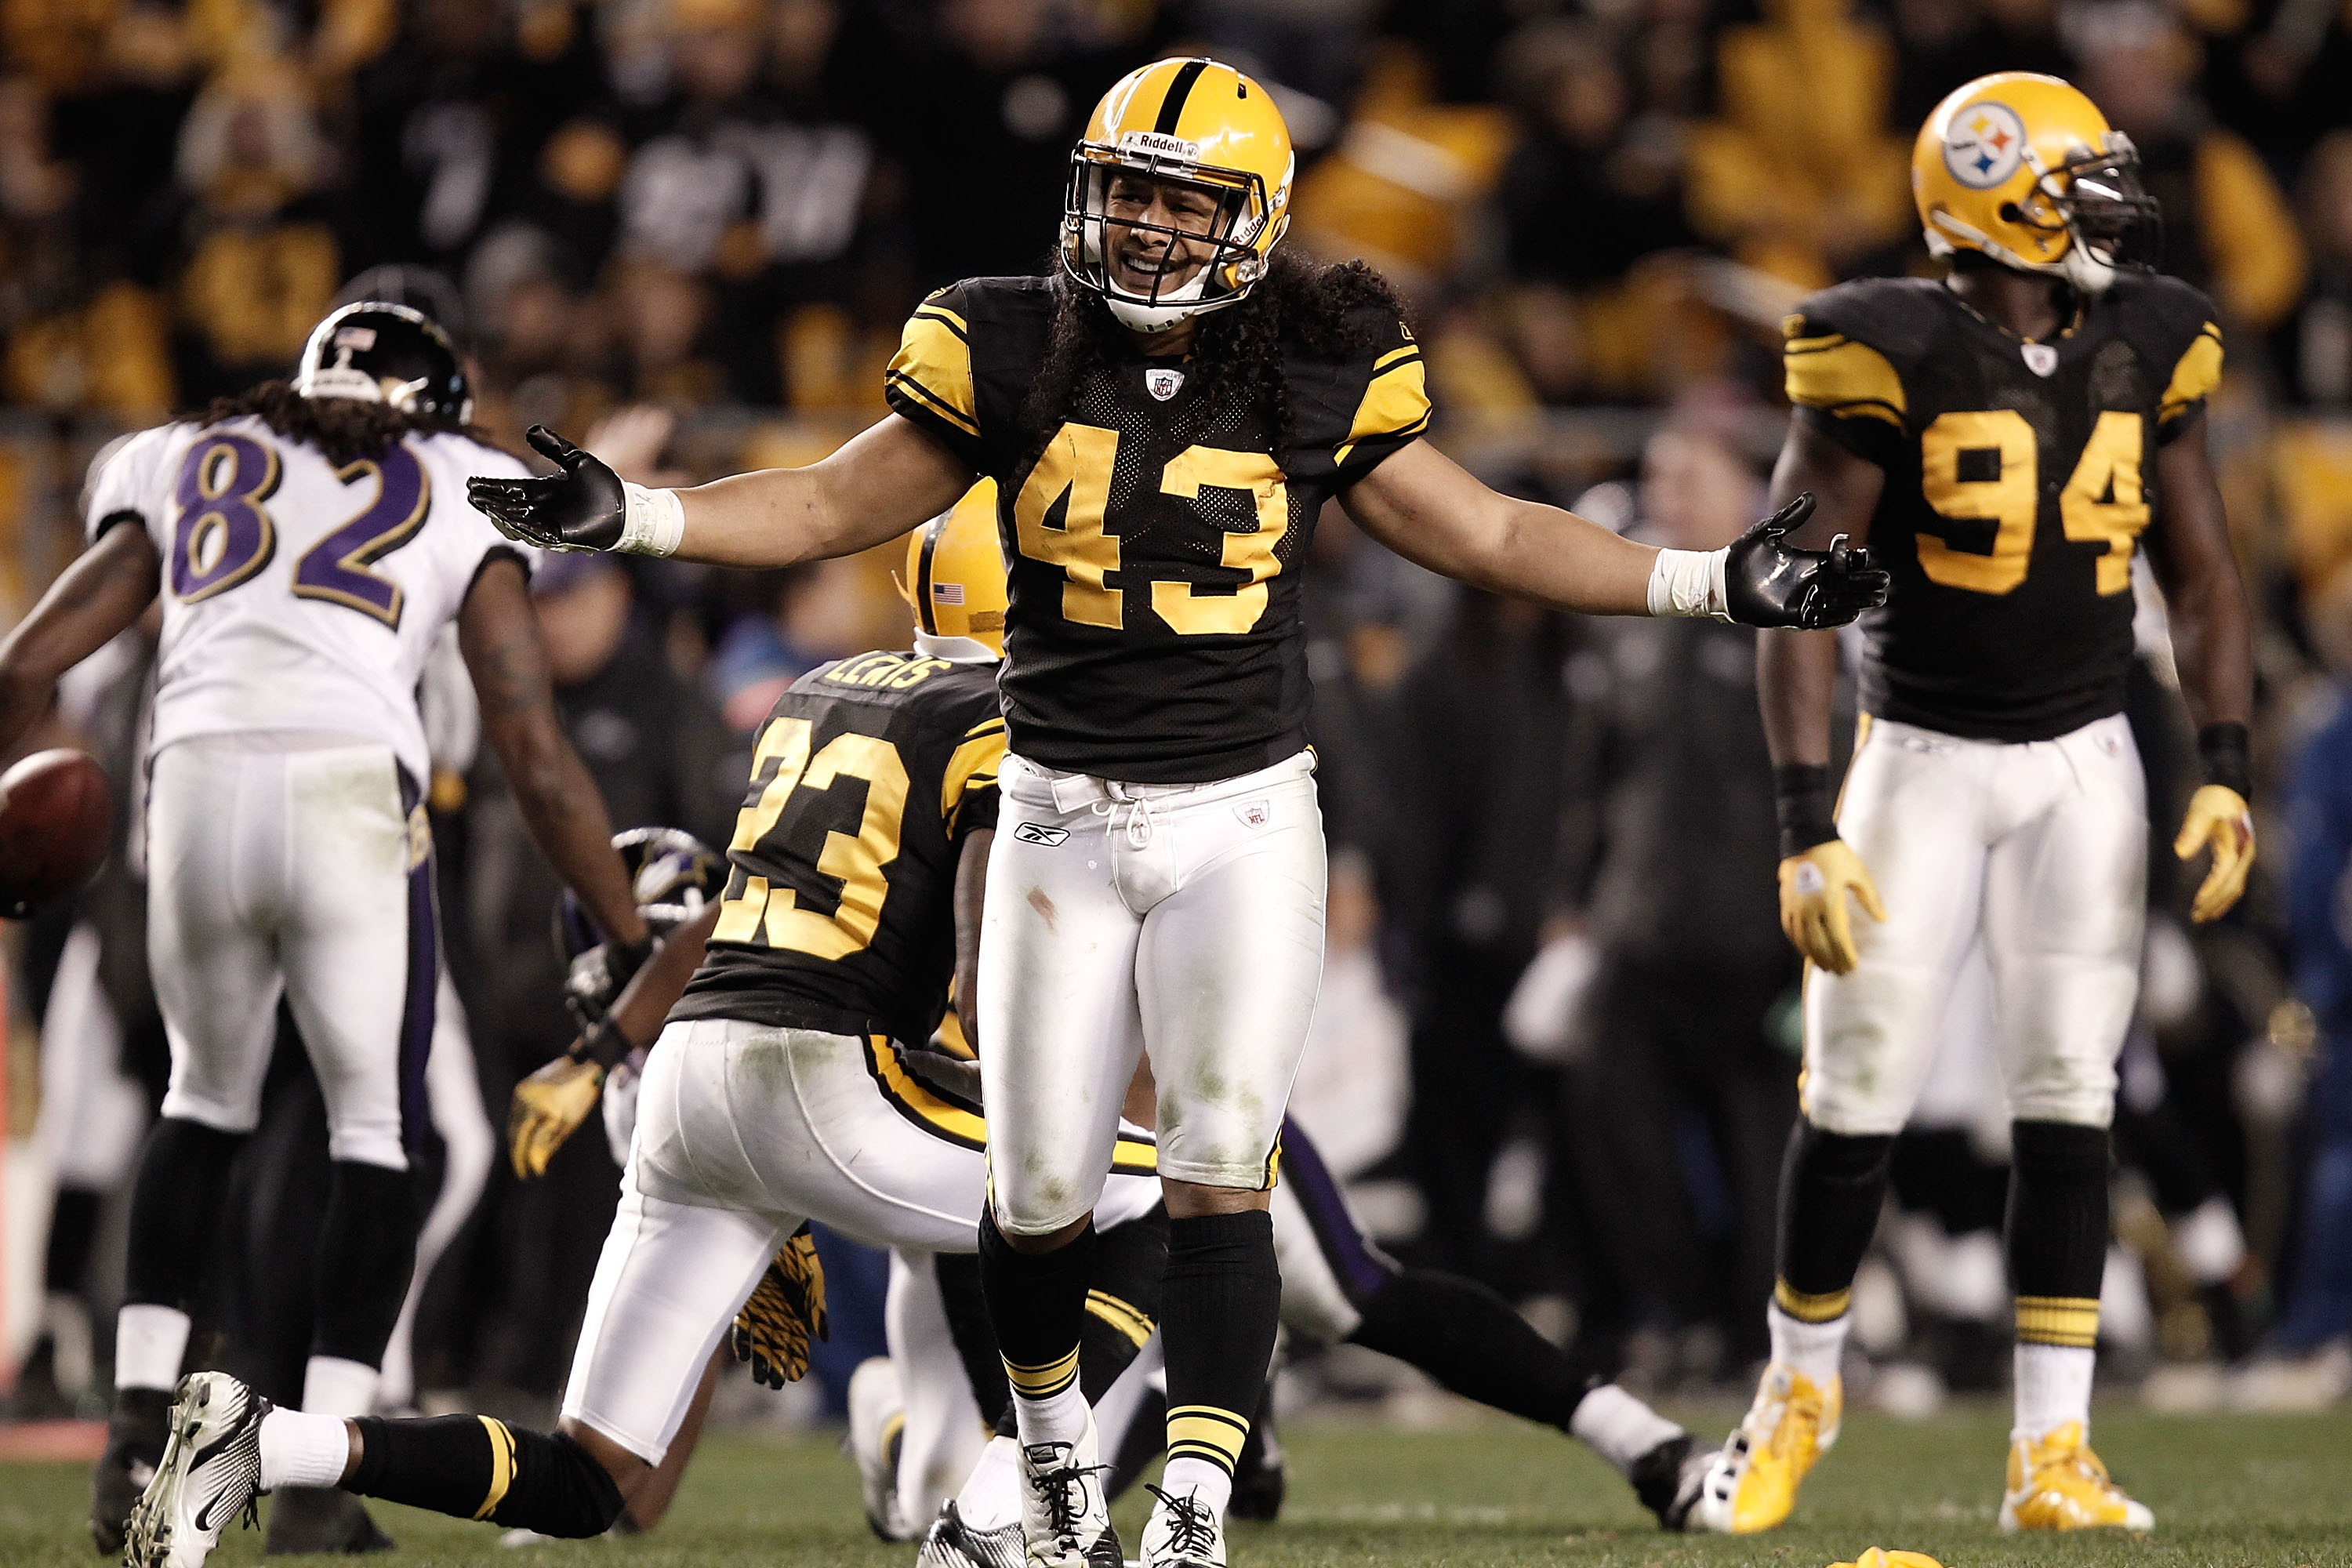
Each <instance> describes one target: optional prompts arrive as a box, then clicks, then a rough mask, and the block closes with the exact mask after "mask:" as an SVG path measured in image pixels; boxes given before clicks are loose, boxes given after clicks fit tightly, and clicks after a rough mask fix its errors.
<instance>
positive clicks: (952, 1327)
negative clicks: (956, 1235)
mask: <svg viewBox="0 0 2352 1568" xmlns="http://www.w3.org/2000/svg"><path fill="white" fill-rule="evenodd" d="M981 1223H982V1225H986V1224H987V1223H988V1222H987V1221H986V1220H982V1222H981ZM931 1272H932V1275H933V1277H934V1278H935V1279H938V1280H939V1284H940V1304H941V1305H942V1306H944V1307H945V1308H946V1310H947V1315H948V1337H949V1338H950V1339H951V1340H953V1341H954V1342H955V1348H956V1358H957V1359H958V1360H959V1361H961V1362H962V1363H963V1375H964V1381H965V1382H967V1383H969V1384H971V1398H972V1403H973V1404H975V1405H979V1406H980V1418H981V1420H982V1422H983V1423H985V1424H986V1425H987V1426H989V1427H991V1428H992V1429H993V1430H997V1431H1004V1427H1003V1423H1005V1422H1008V1421H1010V1420H1012V1419H1013V1385H1012V1384H1009V1383H1007V1382H1005V1381H1004V1357H1003V1354H1001V1353H1000V1352H998V1350H997V1348H996V1330H995V1328H994V1327H993V1326H992V1324H991V1323H990V1321H989V1318H988V1298H987V1296H986V1295H985V1294H983V1293H982V1290H981V1288H980V1259H979V1258H975V1257H971V1256H969V1255H967V1254H962V1253H954V1252H942V1253H940V1254H938V1255H936V1256H934V1257H933V1258H932V1259H931ZM1005 1436H1012V1434H1011V1433H1010V1432H1005Z"/></svg>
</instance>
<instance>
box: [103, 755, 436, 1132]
mask: <svg viewBox="0 0 2352 1568" xmlns="http://www.w3.org/2000/svg"><path fill="white" fill-rule="evenodd" d="M301 744H302V742H301V741H300V740H299V739H295V738H288V739H285V740H282V741H281V739H280V738H278V737H273V736H266V735H265V736H256V737H247V736H222V737H200V738H197V739H193V740H187V741H182V742H177V743H176V744H173V745H171V746H167V747H165V748H164V749H163V751H162V752H158V753H156V756H155V759H154V761H153V763H152V764H151V771H150V782H149V787H148V803H149V804H148V815H147V874H148V896H147V942H148V949H149V954H150V957H151V960H152V969H153V972H154V976H155V1001H156V1003H157V1005H159V1006H160V1007H161V1009H162V1011H163V1026H164V1030H165V1032H166V1034H167V1035H168V1036H169V1037H170V1039H171V1044H172V1083H171V1088H170V1089H168V1090H167V1091H166V1092H165V1094H164V1096H163V1114H164V1115H165V1116H173V1117H178V1118H181V1119H182V1120H184V1121H196V1122H201V1123H203V1124H204V1125H205V1126H206V1127H211V1128H215V1129H217V1130H218V1131H223V1132H250V1131H253V1129H254V1127H255V1126H256V1124H257V1122H258V1121H259V1120H260V1116H261V1085H262V1079H263V1078H264V1077H265V1076H266V1075H267V1074H268V1070H269V1053H270V1048H271V1046H272V1045H273V1043H274V1042H275V1040H276V1038H277V1010H278V996H279V994H280V993H281V992H282V993H283V994H284V995H285V997H286V1000H287V1003H288V1005H289V1007H290V1008H291V1010H292V1012H293V1014H294V1023H295V1026H296V1027H298V1028H299V1029H300V1030H301V1032H302V1044H303V1046H304V1047H305V1048H306V1049H307V1050H308V1051H309V1052H310V1065H311V1067H312V1068H313V1069H314V1070H315V1071H316V1072H317V1073H318V1077H319V1088H320V1090H321V1092H322V1093H323V1094H324V1096H325V1098H326V1102H327V1143H328V1151H329V1153H330V1154H331V1157H332V1158H334V1159H337V1160H354V1161H358V1162H360V1163H363V1164H370V1165H382V1166H384V1167H386V1168H388V1169H391V1170H394V1171H403V1170H406V1169H407V1168H408V1154H407V1150H406V1147H405V1145H404V1139H403V1136H402V1134H403V1131H404V1125H415V1126H416V1127H418V1128H419V1129H421V1127H422V1121H421V1120H419V1119H421V1118H422V1117H423V1116H424V1114H425V1058H426V1056H427V1054H428V1052H429V1051H430V1049H431V1047H432V1040H433V1012H434V999H435V992H436V986H437V983H438V977H439V954H438V950H437V948H436V946H435V938H434V907H433V862H432V848H433V839H432V835H431V830H430V828H429V827H428V826H426V824H425V810H424V807H423V806H422V805H419V804H418V799H417V795H416V791H415V786H414V784H411V783H410V781H408V780H407V779H406V778H405V777H404V775H403V773H401V770H400V765H399V763H397V762H395V761H394V758H393V752H392V748H391V747H390V746H386V745H381V744H365V743H362V744H353V745H342V744H312V745H310V747H309V748H308V749H294V748H296V747H299V746H300V745H301ZM404 1117H405V1118H407V1119H410V1120H409V1121H406V1122H404Z"/></svg>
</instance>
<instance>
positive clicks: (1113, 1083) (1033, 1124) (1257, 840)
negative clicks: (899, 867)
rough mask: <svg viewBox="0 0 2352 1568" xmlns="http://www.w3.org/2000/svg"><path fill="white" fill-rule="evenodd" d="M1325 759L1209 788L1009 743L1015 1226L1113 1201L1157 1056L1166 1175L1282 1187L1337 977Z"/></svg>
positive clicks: (1037, 1231) (1014, 1230)
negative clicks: (1035, 753) (1294, 1123)
mask: <svg viewBox="0 0 2352 1568" xmlns="http://www.w3.org/2000/svg"><path fill="white" fill-rule="evenodd" d="M1314 773H1315V766H1314V759H1313V757H1312V756H1311V755H1309V754H1308V753H1307V752H1300V753H1299V754H1298V755H1297V756H1295V757H1291V758H1288V759H1286V760H1285V761H1283V762H1280V763H1276V764H1275V765H1273V766H1272V767H1268V768H1262V769H1260V770H1258V771H1257V772H1255V773H1244V774H1242V775H1240V776H1238V777H1235V778H1230V779H1221V780H1218V781H1216V782H1215V783H1212V784H1116V783H1110V782H1107V781H1105V780H1102V779H1097V778H1091V777H1087V776H1086V775H1083V774H1074V773H1057V772H1055V771H1054V770H1052V769H1048V768H1044V767H1040V766H1038V765H1037V764H1035V763H1031V762H1029V761H1027V760H1025V759H1024V758H1022V757H1018V756H1008V757H1006V758H1005V759H1004V765H1003V771H1002V772H1001V773H999V774H998V787H999V789H1000V791H1001V792H1002V801H1001V804H1000V806H999V809H998V821H997V833H996V847H995V848H994V850H993V852H992V854H991V856H990V859H989V865H988V904H987V910H986V912H985V914H984V915H983V916H982V925H981V943H980V1016H981V1037H980V1052H981V1073H982V1079H984V1082H985V1097H986V1100H987V1102H988V1124H989V1169H990V1173H991V1175H992V1178H993V1180H994V1183H995V1186H994V1197H995V1206H996V1220H997V1224H998V1225H1000V1226H1003V1229H1004V1230H1005V1231H1007V1232H1008V1233H1011V1234H1014V1235H1027V1236H1040V1235H1045V1234H1048V1233H1051V1232H1053V1231H1056V1230H1059V1229H1061V1228H1062V1227H1064V1226H1067V1225H1069V1224H1070V1223H1071V1222H1072V1221H1074V1220H1076V1219H1078V1218H1080V1217H1082V1216H1083V1215H1085V1214H1086V1213H1087V1211H1088V1210H1089V1209H1091V1208H1093V1207H1094V1206H1095V1200H1096V1197H1097V1194H1099V1193H1100V1192H1101V1190H1102V1184H1103V1178H1104V1176H1105V1174H1106V1173H1108V1171H1109V1170H1110V1166H1111V1149H1112V1141H1113V1138H1114V1136H1115V1134H1116V1132H1117V1130H1118V1110H1119V1105H1120V1103H1121V1101H1122V1100H1124V1098H1125V1097H1126V1094H1127V1089H1128V1083H1129V1079H1132V1078H1133V1076H1134V1073H1135V1065H1136V1060H1137V1058H1138V1056H1139V1054H1140V1053H1142V1052H1146V1051H1148V1052H1150V1058H1151V1068H1152V1074H1153V1077H1154V1079H1156V1080H1157V1082H1158V1086H1159V1096H1160V1110H1159V1122H1158V1129H1157V1130H1158V1135H1159V1142H1160V1174H1161V1175H1162V1176H1163V1177H1173V1178H1175V1179H1177V1180H1180V1181H1186V1182H1194V1183H1198V1184H1202V1185H1206V1186H1216V1187H1239V1188H1244V1189H1246V1190H1250V1191H1263V1190H1265V1188H1268V1187H1271V1186H1272V1185H1273V1184H1274V1182H1275V1166H1276V1158H1277V1154H1278V1138H1277V1134H1278V1132H1279V1131H1280V1129H1281V1126H1282V1115H1283V1108H1284V1106H1285V1105H1286V1102H1287V1101H1288V1100H1289V1097H1290V1082H1291V1079H1292V1078H1293V1077H1294V1076H1295V1075H1296V1074H1297V1070H1298V1059H1299V1056H1300V1054H1301V1053H1302V1052H1303V1051H1304V1050H1305V1049H1306V1044H1307V1023H1308V1020H1309V1019H1310V1018H1311V1017H1312V1016H1313V1015H1314V1011H1315V992H1316V986H1317V984H1318V981H1319V980H1320V978H1321V975H1322V969H1323V895H1324V858H1323V818H1322V814H1321V812H1320V810H1319V809H1318V806H1317V805H1316V799H1315V777H1314Z"/></svg>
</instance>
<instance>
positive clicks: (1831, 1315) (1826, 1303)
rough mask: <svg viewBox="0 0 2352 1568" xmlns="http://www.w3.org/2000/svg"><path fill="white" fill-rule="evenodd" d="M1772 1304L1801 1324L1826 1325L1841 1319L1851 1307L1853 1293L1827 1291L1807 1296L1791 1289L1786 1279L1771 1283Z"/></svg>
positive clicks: (1851, 1291)
mask: <svg viewBox="0 0 2352 1568" xmlns="http://www.w3.org/2000/svg"><path fill="white" fill-rule="evenodd" d="M1772 1303H1773V1305H1775V1306H1777V1307H1779V1308H1780V1310H1782V1311H1783V1312H1786V1313H1788V1314H1789V1316H1790V1317H1792V1318H1794V1319H1796V1320H1797V1321H1799V1322H1801V1323H1826V1322H1830V1321H1833V1320H1835V1319H1838V1318H1843V1317H1844V1316H1845V1314H1846V1310H1847V1309H1849V1308H1851V1307H1852V1306H1853V1289H1851V1288H1849V1289H1843V1290H1828V1291H1824V1292H1822V1294H1820V1295H1817V1296H1809V1295H1807V1294H1806V1293H1805V1292H1804V1291H1802V1290H1798V1289H1792V1288H1791V1287H1790V1284H1789V1282H1788V1281H1787V1280H1786V1279H1775V1280H1774V1281H1772Z"/></svg>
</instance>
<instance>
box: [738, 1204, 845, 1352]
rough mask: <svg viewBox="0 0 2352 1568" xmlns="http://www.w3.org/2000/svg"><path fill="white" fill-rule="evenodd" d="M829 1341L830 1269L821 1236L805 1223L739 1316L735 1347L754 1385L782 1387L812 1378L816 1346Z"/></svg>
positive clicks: (770, 1265)
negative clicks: (820, 1253) (820, 1249)
mask: <svg viewBox="0 0 2352 1568" xmlns="http://www.w3.org/2000/svg"><path fill="white" fill-rule="evenodd" d="M829 1337H831V1336H830V1331H829V1326H828V1325H827V1323H826V1321H825V1315H824V1263H823V1261H821V1260H820V1259H819V1258H818V1257H817V1255H816V1237H814V1236H812V1235H810V1234H809V1227H808V1226H807V1225H806V1224H803V1225H802V1226H801V1227H800V1229H798V1230H796V1231H794V1232H793V1237H792V1239H791V1240H790V1241H787V1242H785V1243H784V1245H783V1247H782V1248H781V1249H780V1250H779V1251H778V1252H777V1254H776V1256H775V1258H773V1259H772V1261H770V1263H769V1264H768V1271H767V1272H766V1273H765V1274H762V1275H761V1276H760V1283H759V1285H758V1286H757V1287H756V1288H755V1289H753V1290H752V1292H751V1300H748V1301H746V1302H744V1303H743V1310H741V1311H740V1312H738V1313H736V1314H735V1328H734V1331H733V1332H732V1334H731V1335H730V1343H731V1344H732V1345H733V1347H734V1351H735V1359H736V1360H737V1361H744V1362H750V1363H751V1381H752V1382H754V1383H761V1384H767V1386H769V1387H770V1388H782V1387H783V1385H784V1384H788V1383H798V1382H799V1381H800V1380H801V1379H802V1378H803V1377H806V1376H807V1375H808V1368H809V1345H810V1342H811V1341H812V1340H822V1339H826V1338H829Z"/></svg>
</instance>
